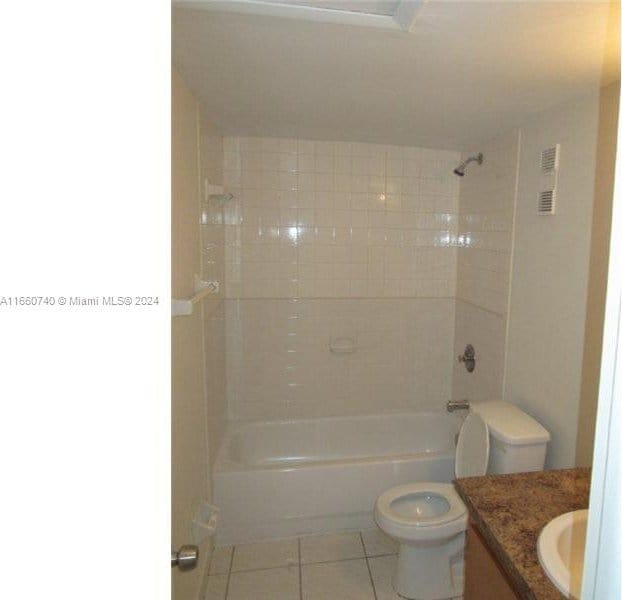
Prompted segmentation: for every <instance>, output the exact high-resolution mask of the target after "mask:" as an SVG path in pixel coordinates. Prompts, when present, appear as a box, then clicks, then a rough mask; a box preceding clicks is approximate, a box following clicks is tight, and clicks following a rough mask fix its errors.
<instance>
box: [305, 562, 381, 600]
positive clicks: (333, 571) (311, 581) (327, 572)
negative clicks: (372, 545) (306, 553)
mask: <svg viewBox="0 0 622 600" xmlns="http://www.w3.org/2000/svg"><path fill="white" fill-rule="evenodd" d="M302 599H303V600H374V592H373V588H372V586H371V581H370V579H369V572H368V570H367V564H366V561H365V560H364V559H363V560H342V561H339V562H334V563H322V564H311V565H303V566H302Z"/></svg>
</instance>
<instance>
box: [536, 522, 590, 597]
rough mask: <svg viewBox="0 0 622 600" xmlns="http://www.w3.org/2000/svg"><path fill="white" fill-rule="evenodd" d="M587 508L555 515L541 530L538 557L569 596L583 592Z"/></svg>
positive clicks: (563, 592)
mask: <svg viewBox="0 0 622 600" xmlns="http://www.w3.org/2000/svg"><path fill="white" fill-rule="evenodd" d="M587 512H588V511H587V510H575V511H574V512H569V513H565V514H563V515H560V516H559V517H556V518H555V519H553V520H552V521H551V522H550V523H548V525H546V526H545V527H544V529H543V530H542V531H541V532H540V537H539V538H538V560H539V561H540V565H542V568H543V569H544V572H545V573H546V574H547V576H548V578H549V579H550V580H551V581H552V582H553V584H554V585H555V587H556V588H557V589H558V590H559V591H560V592H561V593H562V594H564V596H565V597H566V598H574V599H575V600H578V599H579V598H580V596H581V578H582V577H583V553H584V551H585V532H586V529H587Z"/></svg>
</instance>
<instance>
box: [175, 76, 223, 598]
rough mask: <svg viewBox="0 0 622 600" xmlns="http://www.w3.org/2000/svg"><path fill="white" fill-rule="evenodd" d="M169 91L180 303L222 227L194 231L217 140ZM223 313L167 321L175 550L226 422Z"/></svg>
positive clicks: (205, 547) (214, 267) (197, 575)
mask: <svg viewBox="0 0 622 600" xmlns="http://www.w3.org/2000/svg"><path fill="white" fill-rule="evenodd" d="M172 92H173V93H172V149H171V154H172V169H171V175H172V201H171V224H172V228H171V229H172V231H171V241H172V257H171V259H172V260H171V262H172V285H171V287H172V294H173V297H174V298H186V297H188V296H191V295H192V294H193V292H194V285H193V284H194V276H195V275H197V274H201V273H203V274H204V275H205V276H208V277H212V276H214V277H221V276H222V275H223V274H224V231H222V225H220V226H219V225H218V224H217V223H216V222H214V223H209V224H206V225H204V226H203V227H202V228H200V226H199V223H200V215H201V212H202V208H203V207H204V204H205V203H204V200H205V198H203V195H204V194H203V192H204V186H203V185H202V184H201V182H202V181H203V180H204V179H205V177H207V176H208V174H210V176H211V177H212V179H214V180H217V179H218V177H219V175H218V173H219V171H220V177H222V166H221V165H222V158H220V159H219V158H218V157H219V156H220V157H222V138H221V137H219V136H218V135H217V133H215V132H214V131H213V130H211V129H210V128H209V126H207V122H206V120H205V119H204V118H202V116H201V114H200V109H199V105H198V102H197V100H196V99H195V98H194V96H193V95H192V93H191V92H190V90H189V89H188V87H187V86H186V84H185V83H184V81H183V80H182V79H181V77H179V75H178V74H177V73H176V72H175V71H173V80H172ZM219 165H220V166H219ZM219 229H220V232H219V231H218V230H219ZM202 234H203V236H202ZM202 237H203V239H202ZM219 238H220V239H221V242H220V255H218V253H216V254H215V255H214V254H212V255H209V256H207V257H206V256H202V243H203V242H204V241H205V240H206V239H209V240H212V241H217V240H218V239H219ZM218 257H219V258H218ZM206 258H207V260H205V259H206ZM223 315H224V304H223V294H220V295H217V296H212V297H210V298H208V299H207V300H205V301H204V302H203V303H202V305H201V306H198V307H196V309H195V310H194V311H193V313H192V315H190V316H183V317H176V318H174V319H173V321H172V328H171V329H172V330H171V341H172V348H171V362H172V364H171V375H172V382H171V388H172V398H171V400H172V402H171V420H172V423H171V425H172V428H171V429H172V440H171V442H172V443H171V446H172V456H171V459H172V473H171V476H172V540H171V542H172V545H173V546H174V547H176V548H177V547H179V546H181V545H183V544H189V543H193V538H192V532H191V524H192V519H193V517H194V516H195V514H196V511H197V509H198V508H199V506H200V503H201V502H203V501H205V500H209V499H210V497H211V465H212V464H213V461H214V458H215V454H216V451H217V449H218V445H219V443H220V436H221V435H222V432H223V429H224V423H225V418H226V414H225V413H226V404H225V365H224V357H225V348H224V339H225V335H224V317H223ZM210 551H211V547H210V540H204V541H203V543H202V544H200V553H199V566H198V568H196V569H194V570H192V571H188V572H181V571H180V570H179V569H174V570H173V572H172V586H173V595H174V597H175V599H176V600H196V599H198V598H199V597H201V595H202V590H201V585H202V583H203V582H204V581H205V578H204V577H203V575H204V573H205V567H206V566H207V564H208V562H209V557H210Z"/></svg>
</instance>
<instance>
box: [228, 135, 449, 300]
mask: <svg viewBox="0 0 622 600" xmlns="http://www.w3.org/2000/svg"><path fill="white" fill-rule="evenodd" d="M224 148H225V159H224V167H225V185H226V186H227V189H228V190H229V191H230V192H232V193H233V194H234V196H235V200H234V201H233V202H230V203H229V204H228V207H227V215H226V223H227V252H226V268H227V272H226V281H227V297H229V298H298V297H300V298H348V297H352V298H379V297H384V298H387V297H389V298H396V297H408V298H410V297H442V298H444V297H453V296H454V292H455V265H456V249H455V235H456V232H457V225H458V216H457V213H458V190H459V185H458V183H459V182H458V181H457V177H455V176H454V175H452V169H453V168H454V166H455V164H456V162H457V160H458V157H459V155H458V154H457V153H456V152H447V151H439V150H427V149H423V148H403V147H399V146H381V145H377V144H355V143H342V142H313V141H307V140H290V139H273V138H225V144H224Z"/></svg>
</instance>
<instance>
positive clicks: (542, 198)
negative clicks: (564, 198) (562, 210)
mask: <svg viewBox="0 0 622 600" xmlns="http://www.w3.org/2000/svg"><path fill="white" fill-rule="evenodd" d="M538 214H539V215H554V214H555V189H552V190H544V191H542V192H540V193H539V194H538Z"/></svg>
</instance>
